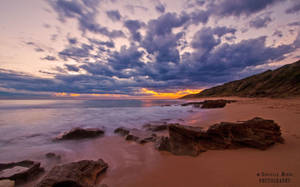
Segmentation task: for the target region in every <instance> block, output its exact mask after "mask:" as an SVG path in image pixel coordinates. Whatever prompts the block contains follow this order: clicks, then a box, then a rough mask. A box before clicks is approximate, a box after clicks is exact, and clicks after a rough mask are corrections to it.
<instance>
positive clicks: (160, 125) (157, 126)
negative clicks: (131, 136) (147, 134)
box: [143, 121, 169, 132]
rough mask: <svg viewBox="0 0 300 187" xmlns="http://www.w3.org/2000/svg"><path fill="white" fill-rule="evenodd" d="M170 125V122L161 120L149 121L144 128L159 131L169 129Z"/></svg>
mask: <svg viewBox="0 0 300 187" xmlns="http://www.w3.org/2000/svg"><path fill="white" fill-rule="evenodd" d="M168 126H169V124H168V123H167V122H160V121H159V122H151V123H147V124H145V125H144V126H143V128H144V129H146V130H147V131H153V132H157V131H164V130H168Z"/></svg>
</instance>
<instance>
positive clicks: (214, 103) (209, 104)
mask: <svg viewBox="0 0 300 187" xmlns="http://www.w3.org/2000/svg"><path fill="white" fill-rule="evenodd" d="M232 102H235V101H233V100H224V99H218V100H205V101H203V104H202V106H201V108H224V107H225V106H226V104H227V103H232Z"/></svg>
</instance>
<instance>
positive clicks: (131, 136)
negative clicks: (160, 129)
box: [114, 127, 156, 144]
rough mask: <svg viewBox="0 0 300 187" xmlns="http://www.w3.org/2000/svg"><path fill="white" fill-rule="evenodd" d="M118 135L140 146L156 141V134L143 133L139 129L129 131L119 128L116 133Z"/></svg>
mask: <svg viewBox="0 0 300 187" xmlns="http://www.w3.org/2000/svg"><path fill="white" fill-rule="evenodd" d="M114 132H115V133H117V134H120V135H121V136H125V139H126V140H130V141H135V142H137V143H140V144H144V143H147V142H153V141H155V139H156V134H154V133H151V132H148V131H142V130H139V129H135V128H134V129H128V128H124V127H119V128H117V129H115V131H114Z"/></svg>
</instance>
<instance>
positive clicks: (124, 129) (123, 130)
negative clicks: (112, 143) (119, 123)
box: [114, 127, 130, 136]
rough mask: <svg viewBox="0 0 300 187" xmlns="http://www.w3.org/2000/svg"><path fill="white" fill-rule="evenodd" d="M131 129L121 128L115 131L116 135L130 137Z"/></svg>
mask: <svg viewBox="0 0 300 187" xmlns="http://www.w3.org/2000/svg"><path fill="white" fill-rule="evenodd" d="M129 131H130V129H128V128H126V127H119V128H117V129H115V130H114V133H117V134H120V135H122V136H125V135H128V134H129Z"/></svg>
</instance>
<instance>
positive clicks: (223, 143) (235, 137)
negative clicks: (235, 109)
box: [207, 117, 284, 150]
mask: <svg viewBox="0 0 300 187" xmlns="http://www.w3.org/2000/svg"><path fill="white" fill-rule="evenodd" d="M207 135H208V136H209V137H210V138H211V139H212V140H213V142H215V144H216V145H217V147H218V146H219V147H221V148H222V147H230V146H233V147H236V146H238V147H240V146H246V147H253V148H257V149H261V150H265V149H267V148H268V147H270V146H271V145H273V144H275V143H283V142H284V139H283V138H282V137H281V131H280V126H279V125H278V124H276V123H275V122H274V121H273V120H265V119H262V118H258V117H256V118H253V119H251V120H248V121H245V122H240V123H229V122H221V123H219V124H215V125H213V126H211V127H210V128H209V129H208V130H207Z"/></svg>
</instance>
